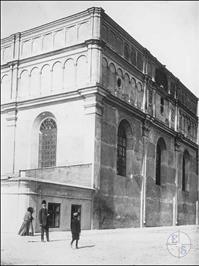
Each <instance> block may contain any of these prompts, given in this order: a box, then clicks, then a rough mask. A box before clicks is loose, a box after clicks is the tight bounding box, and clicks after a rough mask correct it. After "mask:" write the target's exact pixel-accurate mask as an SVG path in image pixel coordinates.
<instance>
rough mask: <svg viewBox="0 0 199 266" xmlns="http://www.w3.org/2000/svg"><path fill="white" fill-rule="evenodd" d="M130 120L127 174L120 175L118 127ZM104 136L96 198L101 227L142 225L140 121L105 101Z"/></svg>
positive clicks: (95, 205)
mask: <svg viewBox="0 0 199 266" xmlns="http://www.w3.org/2000/svg"><path fill="white" fill-rule="evenodd" d="M124 119H125V120H127V121H128V122H129V131H131V132H132V135H131V136H129V144H128V155H127V164H128V165H127V169H128V170H127V176H120V175H117V165H116V162H117V130H118V125H119V123H120V122H121V121H122V120H124ZM101 121H102V125H101V126H102V137H101V171H100V191H99V193H98V194H97V195H96V197H95V201H94V211H96V212H98V213H97V214H98V218H99V227H100V228H118V227H132V226H139V223H140V191H141V177H140V173H141V164H142V153H143V151H142V140H141V124H140V122H139V121H138V120H136V119H135V118H134V117H132V116H129V115H127V114H125V112H123V111H122V110H119V109H117V108H116V107H113V106H111V105H110V104H108V103H106V104H104V112H103V116H102V120H101Z"/></svg>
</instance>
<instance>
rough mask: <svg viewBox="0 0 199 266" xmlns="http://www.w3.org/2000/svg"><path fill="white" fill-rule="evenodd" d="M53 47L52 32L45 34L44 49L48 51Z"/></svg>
mask: <svg viewBox="0 0 199 266" xmlns="http://www.w3.org/2000/svg"><path fill="white" fill-rule="evenodd" d="M51 49H52V33H48V34H45V35H44V36H43V41H42V50H43V51H48V50H51Z"/></svg>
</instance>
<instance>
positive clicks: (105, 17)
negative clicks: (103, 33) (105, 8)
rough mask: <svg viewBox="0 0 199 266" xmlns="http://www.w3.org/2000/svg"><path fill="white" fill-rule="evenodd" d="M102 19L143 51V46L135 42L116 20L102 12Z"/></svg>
mask: <svg viewBox="0 0 199 266" xmlns="http://www.w3.org/2000/svg"><path fill="white" fill-rule="evenodd" d="M102 19H104V21H105V22H106V23H108V24H110V25H111V26H112V27H113V28H114V29H115V30H116V31H117V32H118V33H120V34H121V36H122V37H124V38H126V39H127V40H128V41H129V42H131V43H132V44H133V45H135V46H138V49H139V50H140V51H141V52H142V53H144V49H145V48H144V47H143V46H142V45H141V44H140V43H139V42H137V41H136V40H135V39H134V38H133V37H132V36H131V35H130V34H129V33H128V32H127V31H125V30H124V29H123V28H122V27H121V26H120V25H119V24H117V22H115V21H114V20H113V19H112V18H111V17H110V16H109V15H107V14H106V13H103V15H102ZM136 48H137V47H136Z"/></svg>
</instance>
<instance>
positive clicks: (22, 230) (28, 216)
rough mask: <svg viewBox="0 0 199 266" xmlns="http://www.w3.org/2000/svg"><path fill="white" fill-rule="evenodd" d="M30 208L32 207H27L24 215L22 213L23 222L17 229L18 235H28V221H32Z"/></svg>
mask: <svg viewBox="0 0 199 266" xmlns="http://www.w3.org/2000/svg"><path fill="white" fill-rule="evenodd" d="M32 210H33V208H31V207H28V209H27V211H26V213H25V215H24V220H23V223H22V225H21V227H20V229H19V232H18V234H19V235H20V236H28V235H29V228H30V223H31V221H32V218H33V217H32Z"/></svg>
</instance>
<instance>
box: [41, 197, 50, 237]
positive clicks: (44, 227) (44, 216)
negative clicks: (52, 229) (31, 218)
mask: <svg viewBox="0 0 199 266" xmlns="http://www.w3.org/2000/svg"><path fill="white" fill-rule="evenodd" d="M48 216H49V214H48V209H47V208H46V201H45V200H43V201H42V208H41V209H40V211H39V223H40V226H41V241H42V242H44V231H45V232H46V240H47V241H49V221H48Z"/></svg>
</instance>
